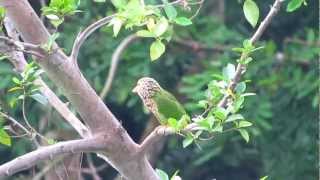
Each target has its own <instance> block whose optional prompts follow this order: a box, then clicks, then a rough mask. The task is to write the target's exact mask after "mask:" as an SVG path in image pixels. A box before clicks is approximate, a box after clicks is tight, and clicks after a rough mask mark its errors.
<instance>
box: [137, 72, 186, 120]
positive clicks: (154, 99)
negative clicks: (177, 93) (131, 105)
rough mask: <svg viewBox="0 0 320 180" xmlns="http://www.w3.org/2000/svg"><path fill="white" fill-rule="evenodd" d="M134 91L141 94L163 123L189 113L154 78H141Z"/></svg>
mask: <svg viewBox="0 0 320 180" xmlns="http://www.w3.org/2000/svg"><path fill="white" fill-rule="evenodd" d="M133 92H135V93H137V94H138V95H139V96H140V98H141V100H142V101H143V104H144V105H145V107H146V108H147V109H148V110H149V111H150V112H152V113H153V115H154V116H155V117H156V118H157V119H158V121H159V123H160V124H161V125H167V124H168V122H167V120H168V119H169V118H174V119H176V120H180V118H181V117H182V116H183V115H187V113H186V111H185V110H184V108H183V106H182V105H181V104H180V103H179V102H178V100H177V99H176V98H175V97H174V96H173V95H172V94H170V93H169V92H168V91H166V90H164V89H163V88H161V87H160V85H159V84H158V82H157V81H156V80H154V79H152V78H149V77H144V78H141V79H139V81H138V83H137V86H136V87H135V88H134V89H133Z"/></svg>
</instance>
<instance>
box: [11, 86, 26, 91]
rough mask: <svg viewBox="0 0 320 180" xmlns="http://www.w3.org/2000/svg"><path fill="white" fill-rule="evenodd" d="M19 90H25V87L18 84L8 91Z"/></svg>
mask: <svg viewBox="0 0 320 180" xmlns="http://www.w3.org/2000/svg"><path fill="white" fill-rule="evenodd" d="M18 90H23V88H22V87H18V86H16V87H13V88H11V89H9V90H8V92H14V91H18Z"/></svg>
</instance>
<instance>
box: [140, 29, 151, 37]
mask: <svg viewBox="0 0 320 180" xmlns="http://www.w3.org/2000/svg"><path fill="white" fill-rule="evenodd" d="M136 34H137V36H139V37H155V35H154V34H153V33H152V32H150V31H148V30H140V31H138V32H136Z"/></svg>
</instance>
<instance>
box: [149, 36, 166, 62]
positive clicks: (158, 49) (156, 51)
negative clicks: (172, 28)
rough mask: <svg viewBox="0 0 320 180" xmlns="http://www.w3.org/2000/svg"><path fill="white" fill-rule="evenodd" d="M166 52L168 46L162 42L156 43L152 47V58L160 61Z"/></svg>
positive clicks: (157, 41)
mask: <svg viewBox="0 0 320 180" xmlns="http://www.w3.org/2000/svg"><path fill="white" fill-rule="evenodd" d="M165 50H166V46H165V45H164V44H163V43H162V42H161V41H160V40H156V41H154V42H153V43H152V44H151V46H150V57H151V60H152V61H154V60H156V59H158V58H159V57H160V56H161V55H162V54H163V53H164V52H165Z"/></svg>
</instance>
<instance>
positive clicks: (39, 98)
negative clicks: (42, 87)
mask: <svg viewBox="0 0 320 180" xmlns="http://www.w3.org/2000/svg"><path fill="white" fill-rule="evenodd" d="M30 97H31V98H32V99H34V100H36V101H38V102H39V103H41V104H42V105H44V106H45V105H47V104H48V99H47V98H46V97H45V96H43V95H42V94H39V93H36V94H32V95H31V96H30Z"/></svg>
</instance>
